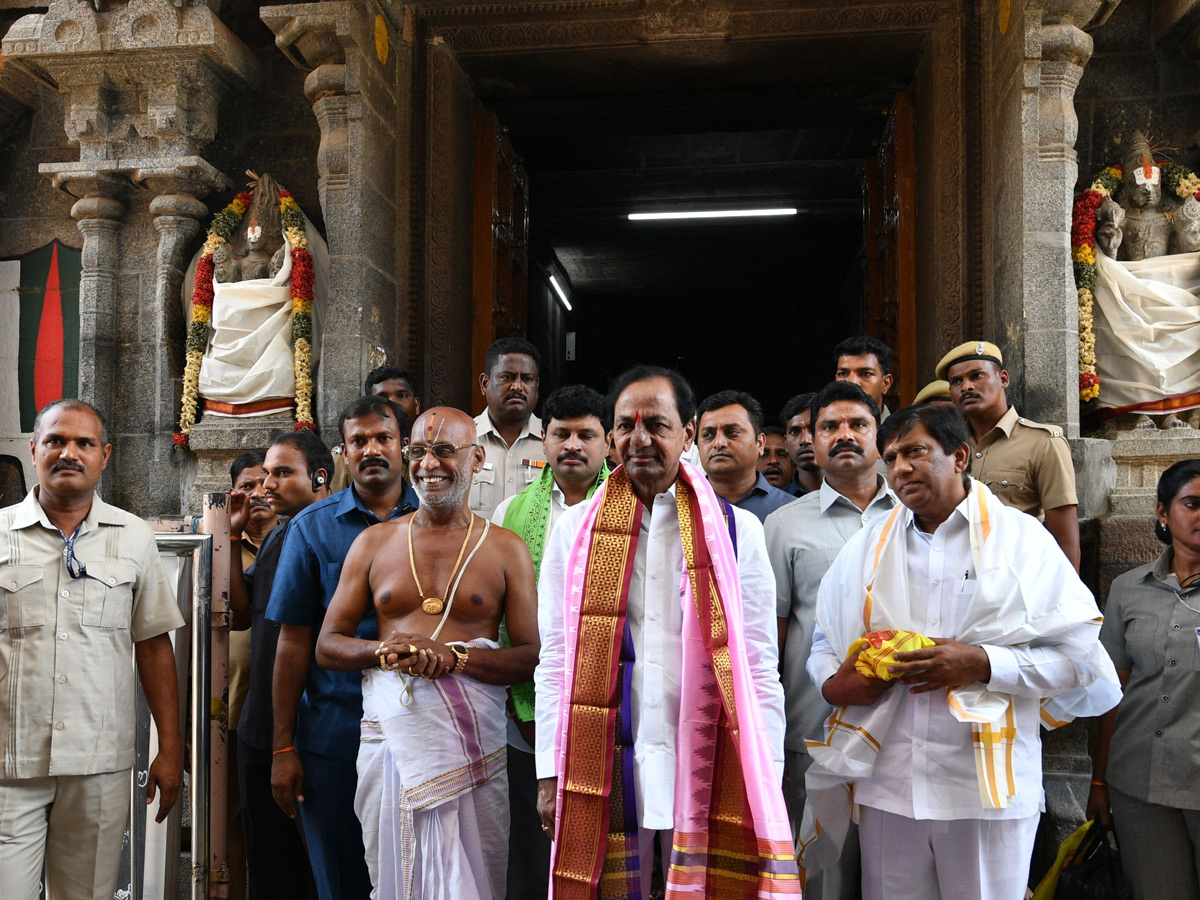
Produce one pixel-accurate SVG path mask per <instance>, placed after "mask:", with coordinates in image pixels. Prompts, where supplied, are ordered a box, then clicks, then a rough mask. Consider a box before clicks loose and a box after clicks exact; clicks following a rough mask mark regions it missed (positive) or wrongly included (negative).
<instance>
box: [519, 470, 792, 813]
mask: <svg viewBox="0 0 1200 900" xmlns="http://www.w3.org/2000/svg"><path fill="white" fill-rule="evenodd" d="M587 506H588V504H586V503H580V504H577V505H576V506H573V507H571V508H570V509H568V510H567V511H566V512H564V513H563V514H562V517H561V519H560V520H559V523H558V525H557V526H556V527H555V529H554V532H553V534H551V536H550V538H549V540H548V541H547V543H546V555H545V557H544V558H543V559H542V572H541V580H540V582H539V584H538V628H539V630H540V632H541V638H542V652H541V660H540V662H539V664H538V667H537V669H536V671H535V672H534V676H533V680H534V684H535V686H536V688H537V712H536V715H537V748H536V764H537V774H538V778H549V777H553V776H555V775H557V774H558V773H557V772H556V771H555V762H556V761H555V750H554V736H555V734H556V733H557V731H558V726H559V707H560V704H561V701H562V684H563V666H564V665H565V663H566V660H565V659H564V657H563V648H564V646H565V635H564V627H565V626H564V623H563V621H562V613H563V602H562V597H563V592H564V590H565V575H566V563H567V559H568V557H569V556H570V552H571V544H572V542H573V541H574V539H575V535H576V532H577V531H578V530H579V527H580V525H581V524H582V521H583V518H584V515H585V513H586V511H587ZM733 514H734V522H735V528H736V533H737V552H738V578H739V581H740V584H741V589H742V604H743V609H744V615H745V634H746V652H747V655H748V656H749V660H748V662H749V665H750V671H751V673H752V674H753V676H754V684H755V691H756V693H757V696H758V701H759V704H760V706H761V708H762V712H763V719H764V721H765V726H766V729H767V732H768V740H769V742H770V745H771V747H772V750H773V751H774V756H775V762H776V765H777V766H778V770H779V772H780V773H782V771H783V722H784V717H783V685H782V684H781V683H780V680H779V649H778V630H777V625H776V618H775V576H774V575H773V574H772V571H771V564H770V561H769V560H768V559H767V548H766V541H765V539H764V537H763V528H762V523H760V522H759V521H758V519H757V518H756V517H755V516H754V515H753V514H752V513H748V512H746V511H744V510H740V509H738V508H736V507H733ZM683 572H684V569H683V544H682V542H681V539H680V535H679V514H678V511H677V509H676V505H675V488H674V486H672V488H671V489H670V490H669V491H668V492H667V493H665V494H659V495H658V496H657V497H655V498H654V502H653V504H652V505H651V506H649V507H647V508H646V510H645V512H644V513H643V515H642V532H641V536H640V538H639V540H638V547H637V554H636V556H635V559H634V569H633V575H632V578H631V580H630V586H629V608H628V621H629V626H630V631H631V633H632V637H633V645H634V652H635V655H636V662H635V663H634V667H633V690H632V694H633V711H632V712H633V715H632V718H633V748H634V764H633V771H634V785H635V794H636V797H637V808H638V825H639V826H640V827H642V828H644V829H647V830H651V831H665V830H669V829H671V828H673V827H674V824H675V823H674V812H675V764H676V758H675V747H676V744H677V736H678V730H679V704H680V699H679V698H680V660H681V655H680V653H681V639H680V636H681V634H682V629H683V615H684V609H683V600H684V597H683V594H682V592H681V590H680V588H681V584H682V581H681V579H682V578H683V577H684V575H683ZM689 612H690V610H689ZM693 614H694V613H693Z"/></svg>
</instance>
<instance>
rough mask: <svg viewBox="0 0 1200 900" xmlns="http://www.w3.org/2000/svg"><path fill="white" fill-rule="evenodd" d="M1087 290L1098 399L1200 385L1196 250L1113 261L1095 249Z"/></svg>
mask: <svg viewBox="0 0 1200 900" xmlns="http://www.w3.org/2000/svg"><path fill="white" fill-rule="evenodd" d="M1093 294H1094V296H1095V298H1096V304H1095V313H1094V316H1095V331H1096V374H1097V375H1099V376H1100V402H1101V404H1102V405H1104V406H1106V407H1121V406H1129V405H1131V404H1134V403H1146V402H1153V401H1156V400H1163V399H1164V398H1167V397H1176V396H1180V395H1183V394H1192V393H1196V392H1198V391H1200V252H1194V253H1175V254H1172V255H1170V256H1157V257H1154V258H1153V259H1143V260H1138V261H1135V262H1117V261H1115V260H1112V259H1109V258H1108V257H1107V256H1105V255H1104V253H1102V252H1101V251H1100V248H1098V247H1097V248H1096V287H1095V289H1094V290H1093Z"/></svg>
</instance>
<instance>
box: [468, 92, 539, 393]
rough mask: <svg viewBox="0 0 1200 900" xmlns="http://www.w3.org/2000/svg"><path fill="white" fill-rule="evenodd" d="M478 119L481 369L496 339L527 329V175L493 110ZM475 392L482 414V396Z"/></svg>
mask: <svg viewBox="0 0 1200 900" xmlns="http://www.w3.org/2000/svg"><path fill="white" fill-rule="evenodd" d="M475 121H476V128H475V225H474V264H473V275H472V285H473V310H474V320H473V323H472V328H471V362H472V364H473V366H474V369H473V371H474V372H476V373H479V372H482V371H483V357H484V354H485V353H486V352H487V348H488V345H489V344H490V343H491V342H492V341H494V340H496V339H497V338H502V337H513V336H519V337H525V334H526V331H527V329H528V325H529V322H528V307H527V302H526V297H527V293H528V290H529V177H528V175H527V174H526V173H525V167H524V166H523V165H522V163H521V159H520V157H518V156H517V154H516V152H515V151H514V150H513V146H512V142H511V141H510V140H509V139H508V130H507V129H506V128H504V127H503V126H502V125H501V124H500V122H499V120H498V119H497V118H496V116H495V114H494V113H492V112H490V111H488V110H486V109H483V108H482V107H480V108H479V111H478V113H477V115H476V119H475ZM472 396H473V398H474V400H473V404H472V405H473V407H474V412H475V413H476V414H478V413H480V412H482V411H483V405H484V404H483V398H482V397H481V396H480V395H479V391H478V390H475V391H473V392H472Z"/></svg>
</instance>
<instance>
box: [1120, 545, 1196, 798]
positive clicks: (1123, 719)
mask: <svg viewBox="0 0 1200 900" xmlns="http://www.w3.org/2000/svg"><path fill="white" fill-rule="evenodd" d="M1173 552H1174V551H1173V550H1172V549H1171V548H1169V547H1168V548H1167V549H1166V550H1164V551H1163V553H1162V555H1161V556H1160V557H1159V558H1158V560H1157V561H1156V562H1153V563H1148V564H1146V565H1144V566H1139V567H1138V568H1136V569H1133V570H1132V571H1129V572H1126V573H1125V574H1124V575H1121V576H1120V577H1119V578H1117V579H1116V580H1115V581H1114V582H1113V585H1112V589H1111V591H1110V592H1109V595H1108V606H1107V607H1106V608H1105V610H1104V624H1103V625H1102V626H1101V628H1100V642H1101V643H1102V644H1104V649H1105V650H1107V651H1108V655H1109V656H1111V657H1112V661H1113V664H1114V665H1115V666H1116V667H1117V668H1118V669H1125V670H1128V671H1129V682H1128V683H1127V684H1126V686H1125V696H1124V698H1123V699H1122V700H1121V705H1120V706H1118V707H1117V726H1116V731H1115V732H1114V733H1113V738H1112V745H1111V747H1110V749H1109V757H1108V772H1107V778H1108V782H1109V784H1111V785H1112V786H1113V787H1115V788H1116V789H1117V790H1119V791H1121V792H1122V793H1125V794H1128V795H1129V796H1131V797H1134V798H1136V799H1138V800H1142V801H1144V802H1146V803H1156V804H1159V805H1161V806H1171V807H1175V808H1177V809H1200V636H1198V631H1197V630H1198V629H1200V611H1198V610H1200V585H1196V586H1194V587H1191V588H1189V589H1188V590H1186V591H1185V590H1181V589H1180V586H1179V579H1178V578H1177V577H1176V576H1175V575H1174V574H1172V572H1171V560H1172V554H1173ZM1189 607H1190V608H1189Z"/></svg>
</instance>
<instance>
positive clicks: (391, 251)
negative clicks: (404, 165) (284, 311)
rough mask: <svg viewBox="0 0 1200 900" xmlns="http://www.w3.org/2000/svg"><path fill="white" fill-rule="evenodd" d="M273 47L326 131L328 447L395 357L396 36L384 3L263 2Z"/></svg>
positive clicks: (320, 160)
mask: <svg viewBox="0 0 1200 900" xmlns="http://www.w3.org/2000/svg"><path fill="white" fill-rule="evenodd" d="M259 15H260V17H261V18H262V20H263V21H264V22H265V23H266V24H267V26H268V27H269V28H270V29H271V30H272V31H273V32H274V33H275V44H276V46H278V47H279V49H280V51H281V52H283V54H284V55H285V56H287V57H288V59H290V60H291V61H292V62H293V63H294V64H295V65H296V66H297V67H298V68H301V69H308V70H310V71H309V74H308V76H307V77H306V79H305V81H304V93H305V96H306V97H307V98H308V99H309V101H311V102H312V104H313V114H314V115H315V116H316V119H317V123H318V125H320V128H321V144H320V148H319V149H318V151H317V173H318V181H317V185H318V188H319V193H320V197H321V210H322V212H323V213H324V217H325V226H326V229H327V231H328V234H327V235H326V240H327V241H328V244H329V304H328V308H327V310H326V314H325V325H324V333H323V334H322V339H321V360H320V364H319V366H318V368H317V372H316V379H315V382H316V398H315V402H314V410H315V413H316V417H317V424H318V425H319V426H320V427H321V431H322V433H323V435H324V436H325V438H326V440H328V441H336V422H337V417H338V413H339V412H340V411H341V409H342V408H343V407H344V406H345V405H346V404H347V403H348V402H349V401H350V400H352V399H353V398H354V397H355V396H357V394H358V392H359V390H360V389H361V385H362V382H363V378H364V377H365V375H366V374H367V372H368V371H370V369H371V368H373V367H374V366H377V365H380V364H381V363H383V362H384V361H385V360H386V359H387V357H388V356H389V355H390V356H391V357H392V358H393V359H395V347H396V333H397V329H396V316H397V306H398V297H399V290H398V276H397V256H396V240H395V235H396V233H397V212H396V195H397V193H398V192H397V189H396V152H397V151H396V146H397V143H398V141H399V140H400V138H399V132H398V125H397V116H398V105H397V104H398V101H397V88H396V61H395V59H396V53H394V52H392V51H391V49H390V48H391V45H392V44H393V43H394V42H395V39H396V35H395V33H394V32H393V31H392V29H391V25H390V24H389V21H388V17H387V16H386V15H384V10H383V9H382V7H381V6H380V4H379V3H378V2H377V0H359V2H348V0H327V2H320V3H296V4H290V5H287V6H265V7H263V8H262V9H261V10H260V11H259Z"/></svg>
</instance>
